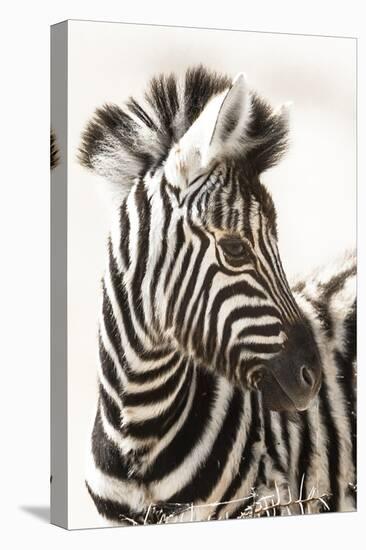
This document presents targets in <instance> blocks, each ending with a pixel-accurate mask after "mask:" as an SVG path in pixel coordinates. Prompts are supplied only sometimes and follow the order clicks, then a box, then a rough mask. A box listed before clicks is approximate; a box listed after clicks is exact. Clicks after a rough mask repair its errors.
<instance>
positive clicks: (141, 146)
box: [79, 66, 288, 191]
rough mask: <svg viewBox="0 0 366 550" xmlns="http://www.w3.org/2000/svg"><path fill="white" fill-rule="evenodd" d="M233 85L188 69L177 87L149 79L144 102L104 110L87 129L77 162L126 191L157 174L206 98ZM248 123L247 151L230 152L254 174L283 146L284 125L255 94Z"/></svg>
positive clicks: (173, 80)
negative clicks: (139, 179) (152, 172)
mask: <svg viewBox="0 0 366 550" xmlns="http://www.w3.org/2000/svg"><path fill="white" fill-rule="evenodd" d="M231 86H232V79H231V78H229V77H228V76H227V75H223V74H218V73H217V72H213V71H209V70H207V69H206V68H205V67H203V66H198V67H194V68H190V69H188V70H187V71H186V73H185V75H184V78H183V80H182V81H179V79H178V78H177V77H176V76H175V75H174V74H169V75H164V74H161V75H159V76H157V77H154V78H153V79H152V80H151V81H150V84H149V86H148V88H147V90H146V92H145V95H144V102H138V101H137V100H136V99H134V98H132V97H130V98H129V99H128V101H127V102H126V103H125V106H124V107H123V108H122V107H120V106H118V105H115V104H105V105H104V106H103V107H101V108H98V109H97V110H96V112H95V114H94V116H93V118H92V119H91V121H90V122H89V124H88V125H87V127H86V129H85V131H84V133H83V135H82V141H81V145H80V148H79V161H80V163H81V164H82V165H83V166H86V167H87V168H89V169H92V170H94V171H95V172H96V173H97V174H99V175H101V176H103V177H105V178H107V179H108V180H110V181H112V182H114V183H117V184H119V185H122V186H124V187H125V188H126V191H128V190H129V188H130V187H131V186H132V184H133V182H134V180H135V179H136V178H137V177H139V176H142V175H144V174H146V173H147V172H148V171H149V170H152V169H154V168H156V167H157V166H159V165H161V163H162V162H163V161H164V160H165V159H166V158H167V156H168V154H169V151H170V150H171V148H172V146H173V145H174V144H176V143H177V142H178V141H179V140H180V139H181V138H182V137H183V136H184V134H185V133H186V132H187V130H188V129H189V128H190V127H191V125H192V124H193V122H194V121H195V120H196V119H197V118H198V116H199V115H200V114H201V113H202V111H203V109H204V108H205V106H206V105H207V103H208V102H209V101H210V99H211V98H213V97H214V96H217V95H218V94H221V93H222V92H224V91H225V90H228V89H229V88H230V87H231ZM250 101H251V105H250V119H249V122H248V124H247V125H246V128H245V129H243V132H245V137H244V136H243V141H244V140H246V141H247V142H248V143H249V144H250V147H246V148H244V147H243V148H242V151H240V150H239V151H235V157H236V158H238V157H239V159H240V156H241V157H242V159H243V160H244V161H245V162H246V163H248V165H249V166H250V168H251V169H252V170H253V171H254V172H255V173H257V174H260V173H261V172H263V171H264V170H267V169H268V168H270V167H272V166H274V165H275V164H276V163H277V161H278V160H279V159H280V157H281V156H282V154H283V153H284V151H285V149H286V145H287V133H288V124H287V119H286V117H284V116H283V112H281V113H276V112H275V111H273V110H272V108H271V107H270V106H269V105H268V104H267V103H266V102H265V101H264V100H263V99H262V98H260V97H259V96H258V95H257V94H256V93H254V92H252V91H251V92H250Z"/></svg>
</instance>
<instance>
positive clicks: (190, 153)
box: [165, 73, 251, 188]
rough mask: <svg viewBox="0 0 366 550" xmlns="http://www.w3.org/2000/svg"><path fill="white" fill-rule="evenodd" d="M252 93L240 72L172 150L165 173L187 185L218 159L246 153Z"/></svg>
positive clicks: (172, 181)
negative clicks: (245, 146) (244, 141)
mask: <svg viewBox="0 0 366 550" xmlns="http://www.w3.org/2000/svg"><path fill="white" fill-rule="evenodd" d="M250 112H251V96H250V93H249V90H248V86H247V82H246V78H245V76H244V74H242V73H240V74H239V75H238V76H237V77H236V78H235V79H234V81H233V84H232V86H231V88H229V89H228V90H225V92H223V93H221V94H219V95H217V96H215V97H214V98H213V99H211V100H210V101H209V102H208V104H207V105H206V107H205V108H204V109H203V111H202V112H201V114H200V115H199V116H198V118H197V119H196V120H195V122H194V123H193V124H192V126H191V127H190V128H189V129H188V131H187V132H186V133H185V134H184V136H183V137H182V139H181V140H180V141H179V143H178V144H177V145H176V146H175V147H173V149H172V150H171V152H170V154H169V156H168V158H167V161H166V164H165V172H166V176H167V179H168V180H169V182H170V183H171V184H172V185H174V186H176V187H182V188H184V187H186V186H187V185H189V182H190V181H191V180H192V179H194V177H195V175H197V173H199V172H200V170H202V169H204V168H206V167H207V166H209V165H210V164H211V163H212V162H213V161H214V160H220V159H221V158H224V157H231V156H235V155H236V154H238V153H239V152H240V153H241V154H242V153H243V135H245V129H246V127H247V125H248V123H249V119H250Z"/></svg>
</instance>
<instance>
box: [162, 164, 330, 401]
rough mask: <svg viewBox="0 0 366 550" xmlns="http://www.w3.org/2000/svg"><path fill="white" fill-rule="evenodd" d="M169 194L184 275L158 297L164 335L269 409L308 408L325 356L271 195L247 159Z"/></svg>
mask: <svg viewBox="0 0 366 550" xmlns="http://www.w3.org/2000/svg"><path fill="white" fill-rule="evenodd" d="M167 193H168V194H169V193H170V197H171V201H172V204H173V210H175V212H176V216H177V221H176V225H175V228H174V230H173V231H171V232H169V233H170V234H169V235H168V239H171V243H172V244H171V246H170V247H169V248H170V250H171V251H172V255H171V258H170V262H174V267H175V269H174V271H175V277H176V278H175V279H173V281H170V283H169V284H168V285H167V287H166V290H167V292H166V294H165V296H164V299H163V300H161V301H160V304H161V310H160V315H161V319H162V326H163V327H164V331H166V332H167V334H168V335H169V337H172V338H174V339H175V341H176V342H177V345H178V346H179V347H180V349H182V350H183V351H184V352H185V353H187V354H189V355H190V356H193V357H194V359H195V360H196V361H197V360H198V361H200V362H201V363H203V364H205V365H206V366H207V367H208V368H213V369H214V370H215V371H216V372H219V373H222V374H223V375H224V376H226V377H227V378H229V380H231V381H232V382H233V383H235V384H238V385H240V386H241V387H245V388H248V387H249V388H256V389H258V390H261V391H262V393H263V396H264V401H265V404H266V405H267V406H268V407H269V408H271V409H277V410H280V409H286V410H289V409H290V410H291V409H297V410H302V409H305V408H307V406H308V405H309V403H310V401H311V399H312V398H313V397H314V396H315V394H316V393H317V391H318V389H319V384H320V372H321V371H320V360H319V353H318V350H317V346H316V342H315V339H314V337H313V335H312V332H311V329H310V327H309V326H308V325H307V323H306V321H305V319H304V318H303V316H302V314H301V312H300V310H299V308H298V306H297V304H296V302H295V300H294V298H293V296H292V293H291V290H290V288H289V285H288V283H287V280H286V276H285V274H284V271H283V268H282V264H281V259H280V255H279V252H278V247H277V231H276V212H275V208H274V205H273V202H272V199H271V197H270V195H269V193H268V192H267V190H266V189H265V187H264V186H263V185H262V184H261V183H260V181H259V178H258V177H257V176H255V175H253V174H251V173H250V171H248V169H247V167H246V165H245V164H243V163H240V162H229V163H227V162H226V163H219V164H218V165H216V166H215V167H214V168H212V169H211V170H210V171H209V172H208V173H205V174H201V175H200V176H199V177H198V178H197V179H196V180H195V181H194V182H193V183H192V184H191V185H190V186H189V188H188V190H186V191H184V192H182V193H179V192H178V193H177V192H176V191H175V192H174V191H173V190H172V189H171V186H170V184H169V183H168V184H167ZM173 251H174V252H173Z"/></svg>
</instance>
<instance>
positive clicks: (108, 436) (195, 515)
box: [80, 67, 355, 523]
mask: <svg viewBox="0 0 366 550" xmlns="http://www.w3.org/2000/svg"><path fill="white" fill-rule="evenodd" d="M145 103H146V106H142V104H141V103H138V102H137V101H136V100H135V99H132V98H131V99H130V100H129V101H128V102H127V104H126V107H125V109H124V110H122V109H121V108H120V107H118V106H116V105H106V106H104V107H103V108H101V109H99V110H97V112H96V114H95V117H94V119H93V120H92V121H91V122H90V123H89V125H88V127H87V129H86V131H85V133H84V135H83V141H82V146H81V149H80V160H81V162H82V164H83V165H85V166H86V167H88V168H90V169H92V170H94V171H95V172H96V173H97V174H99V175H101V176H103V177H104V178H105V179H106V180H107V182H109V188H110V192H111V203H112V204H113V212H114V214H113V219H112V229H111V234H110V238H109V246H108V265H107V269H106V274H105V276H104V279H103V283H102V292H103V301H102V311H101V316H100V328H99V359H100V360H99V371H98V377H99V400H98V407H97V414H96V418H95V423H94V429H93V434H92V443H91V453H90V457H89V458H90V465H89V469H88V473H87V480H86V483H87V488H88V490H89V493H90V495H91V497H92V499H93V500H94V502H95V505H96V507H97V509H98V511H99V513H100V514H101V515H102V516H104V517H105V518H107V519H109V520H111V521H116V522H123V521H124V520H126V518H128V519H129V521H130V522H137V523H141V522H146V521H148V522H157V521H161V519H162V517H164V518H165V521H175V520H176V519H177V518H179V520H201V519H208V518H210V519H212V518H215V519H220V518H227V517H239V516H242V515H244V516H245V515H255V514H256V513H258V503H261V502H263V497H266V496H268V495H269V494H273V492H274V494H275V498H277V497H278V498H279V499H280V503H279V506H277V507H276V508H275V509H277V511H279V512H280V513H281V510H285V511H286V513H287V512H289V511H292V512H295V513H296V512H300V511H301V510H302V509H303V507H304V505H303V504H301V503H300V504H299V505H296V504H293V505H291V506H290V507H286V506H283V507H281V505H282V504H283V503H285V502H286V499H288V497H289V495H290V498H292V499H293V500H303V498H304V497H306V498H307V497H308V500H309V502H308V503H307V504H306V506H305V509H304V511H305V512H311V511H313V512H315V511H320V510H322V509H330V510H352V509H354V507H355V494H354V492H352V490H351V489H350V487H351V485H350V484H355V420H354V418H355V417H354V400H355V399H354V391H355V390H354V371H353V362H354V359H355V349H354V341H355V261H354V259H353V258H352V257H350V258H349V259H348V260H347V261H346V263H345V264H344V265H343V266H342V267H341V268H340V269H339V270H334V271H332V272H329V273H326V272H325V273H323V274H320V275H318V276H317V278H316V279H309V280H308V281H306V282H304V283H301V284H299V285H298V286H297V287H296V288H295V289H294V291H293V292H292V291H291V290H290V288H289V285H288V283H287V280H286V276H285V274H284V271H283V268H282V265H281V260H280V256H279V253H278V249H277V234H276V212H275V208H274V205H273V202H272V199H271V197H270V195H269V193H268V192H267V190H266V189H265V188H264V187H263V185H262V184H261V183H260V179H259V178H260V174H261V173H262V172H263V171H264V170H266V169H268V168H269V167H271V166H273V165H274V164H275V163H276V162H277V161H278V160H279V158H280V157H281V155H282V153H283V152H284V150H285V147H286V139H287V133H288V120H287V111H286V108H285V107H283V108H281V109H279V110H277V111H273V110H272V109H271V108H270V107H269V106H268V105H267V104H266V103H265V102H264V101H263V100H262V99H261V98H259V97H258V96H257V95H256V94H255V93H253V92H252V91H250V90H248V88H247V84H246V81H245V79H244V77H243V76H242V75H239V76H238V77H237V78H236V79H235V80H234V82H231V80H229V79H228V78H227V77H225V76H221V75H218V74H216V73H210V72H208V71H207V70H205V69H204V68H203V67H198V68H194V69H191V70H188V71H187V73H186V75H185V79H184V81H183V82H179V81H178V80H177V79H176V78H175V77H174V76H168V77H165V76H160V77H159V78H155V79H153V80H152V82H151V84H150V87H149V89H148V91H147V92H146V94H145ZM106 186H107V183H106ZM319 388H320V391H319ZM323 495H327V501H326V502H325V500H324V499H325V498H326V497H324V499H322V498H316V497H322V496H323ZM266 502H267V504H268V499H267V500H266ZM324 502H325V504H324ZM153 505H154V506H153ZM262 509H263V508H262Z"/></svg>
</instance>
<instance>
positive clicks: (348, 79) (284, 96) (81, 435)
mask: <svg viewBox="0 0 366 550" xmlns="http://www.w3.org/2000/svg"><path fill="white" fill-rule="evenodd" d="M68 25H69V31H68V33H69V34H68V36H69V42H68V63H69V71H68V79H69V80H68V82H69V96H68V108H69V116H68V135H69V143H68V147H69V156H68V158H69V165H68V306H69V309H68V416H69V421H68V426H69V431H68V437H69V478H68V480H69V481H68V485H69V489H68V494H69V527H70V528H80V527H93V526H95V525H99V524H100V519H99V517H97V513H96V509H95V507H94V505H93V503H92V501H91V499H90V497H89V495H88V493H87V491H86V487H85V483H84V478H85V454H86V450H85V448H86V445H87V444H88V442H89V439H90V423H91V422H90V421H91V419H92V415H94V413H95V406H96V400H97V396H96V386H97V384H96V358H97V352H98V349H97V334H96V333H97V317H98V314H99V307H100V294H101V290H100V278H101V275H102V273H103V270H104V266H105V256H106V249H107V246H106V240H107V232H108V230H109V227H110V223H111V219H110V216H111V215H110V211H109V209H108V208H107V206H108V204H106V200H105V199H106V198H108V192H107V190H106V187H107V186H106V182H105V181H104V180H103V179H102V178H99V177H98V176H93V175H91V173H90V172H89V171H87V170H85V168H83V167H81V166H80V164H79V163H78V162H77V155H76V152H77V150H78V147H79V146H80V136H81V133H82V131H83V130H84V128H85V126H86V124H87V121H88V120H89V119H90V118H91V116H92V115H93V113H94V111H95V109H96V108H97V107H100V106H101V105H103V104H104V103H105V102H113V103H117V104H122V103H123V101H124V100H125V99H127V98H128V97H129V96H130V95H131V94H133V95H137V97H139V96H141V95H142V94H143V91H144V89H145V88H146V85H147V82H148V81H149V80H150V78H151V77H152V76H153V75H155V74H159V73H161V72H165V73H170V72H171V71H174V72H175V73H176V74H178V75H184V72H185V70H186V69H187V67H189V66H194V65H197V64H199V63H203V64H204V65H205V66H206V67H209V68H210V69H214V70H216V71H219V72H224V73H228V74H229V75H231V76H232V77H234V76H235V75H236V74H238V73H239V72H242V71H243V70H244V71H245V72H246V74H247V79H248V83H249V85H250V86H251V87H252V88H253V89H254V90H256V91H257V92H258V93H259V94H261V95H262V96H264V97H265V98H266V99H267V100H268V101H269V102H270V103H271V104H272V105H273V106H274V107H278V106H279V105H280V104H281V103H283V102H286V101H288V100H291V102H292V107H291V111H290V146H289V150H288V152H287V154H286V156H285V158H284V159H283V160H282V161H281V162H280V163H279V165H278V166H277V167H275V168H274V169H272V170H270V171H268V172H267V173H265V174H263V176H262V181H263V182H264V183H266V185H267V188H268V189H269V190H270V192H271V193H272V195H273V198H274V202H275V205H276V209H277V212H278V232H279V248H280V253H281V257H282V261H283V264H284V268H285V272H286V273H287V276H288V277H289V278H290V280H291V279H292V278H293V277H294V276H296V274H298V273H299V274H301V275H302V277H304V276H306V274H307V273H309V272H311V271H312V270H313V269H314V268H316V267H319V266H321V265H324V264H329V262H331V261H332V260H334V259H336V258H338V257H339V256H341V257H342V256H343V255H344V253H345V251H346V250H347V249H348V250H349V249H351V250H352V249H353V248H354V247H355V241H356V219H355V211H356V182H355V180H356V177H355V176H356V162H355V159H356V40H355V39H351V38H343V39H340V38H329V37H314V36H301V35H297V36H296V35H288V34H269V33H268V34H267V33H250V32H236V31H222V30H202V29H188V28H174V27H158V26H155V27H154V26H141V25H124V24H118V23H100V22H99V23H96V22H86V21H70V22H69V24H68ZM55 130H56V132H57V128H56V129H55ZM56 170H57V168H56ZM103 199H104V200H103Z"/></svg>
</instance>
